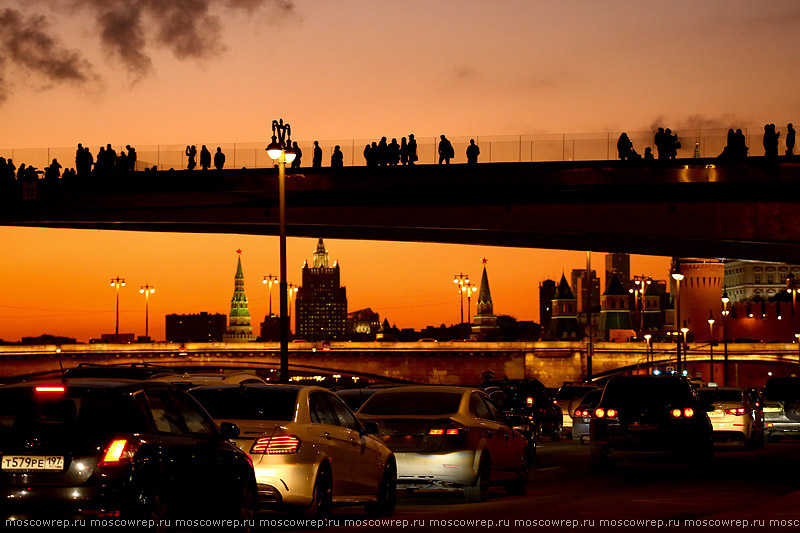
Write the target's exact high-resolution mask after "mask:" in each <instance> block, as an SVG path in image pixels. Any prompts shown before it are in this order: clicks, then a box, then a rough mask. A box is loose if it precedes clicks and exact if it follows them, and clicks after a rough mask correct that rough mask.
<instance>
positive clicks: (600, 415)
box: [594, 407, 606, 418]
mask: <svg viewBox="0 0 800 533" xmlns="http://www.w3.org/2000/svg"><path fill="white" fill-rule="evenodd" d="M594 416H595V417H597V418H603V417H604V416H606V410H605V409H603V408H602V407H598V408H597V409H595V410H594Z"/></svg>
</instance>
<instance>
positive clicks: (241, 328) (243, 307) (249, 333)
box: [222, 254, 256, 342]
mask: <svg viewBox="0 0 800 533" xmlns="http://www.w3.org/2000/svg"><path fill="white" fill-rule="evenodd" d="M222 340H223V341H224V342H251V341H254V340H256V337H255V335H253V328H252V326H251V325H250V308H249V307H248V305H247V296H246V295H245V293H244V273H243V272H242V256H241V254H240V255H239V263H238V265H237V267H236V278H235V280H234V288H233V297H232V298H231V314H230V323H229V324H228V329H227V330H225V335H223V336H222Z"/></svg>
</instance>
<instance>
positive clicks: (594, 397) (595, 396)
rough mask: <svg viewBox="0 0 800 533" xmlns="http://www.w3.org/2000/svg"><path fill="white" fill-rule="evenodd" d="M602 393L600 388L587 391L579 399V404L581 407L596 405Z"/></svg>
mask: <svg viewBox="0 0 800 533" xmlns="http://www.w3.org/2000/svg"><path fill="white" fill-rule="evenodd" d="M602 395H603V391H602V390H600V389H597V390H593V391H590V392H587V393H586V395H585V396H584V397H583V399H582V400H581V405H580V407H581V409H584V408H588V407H594V406H595V405H597V402H599V401H600V396H602Z"/></svg>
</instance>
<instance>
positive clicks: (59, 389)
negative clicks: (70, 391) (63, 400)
mask: <svg viewBox="0 0 800 533" xmlns="http://www.w3.org/2000/svg"><path fill="white" fill-rule="evenodd" d="M36 392H64V387H36Z"/></svg>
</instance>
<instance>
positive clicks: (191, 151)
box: [186, 144, 197, 170]
mask: <svg viewBox="0 0 800 533" xmlns="http://www.w3.org/2000/svg"><path fill="white" fill-rule="evenodd" d="M186 157H188V158H189V161H188V163H187V164H186V168H187V169H188V170H194V167H196V166H197V159H196V158H197V146H195V145H194V144H193V145H191V146H187V147H186Z"/></svg>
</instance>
